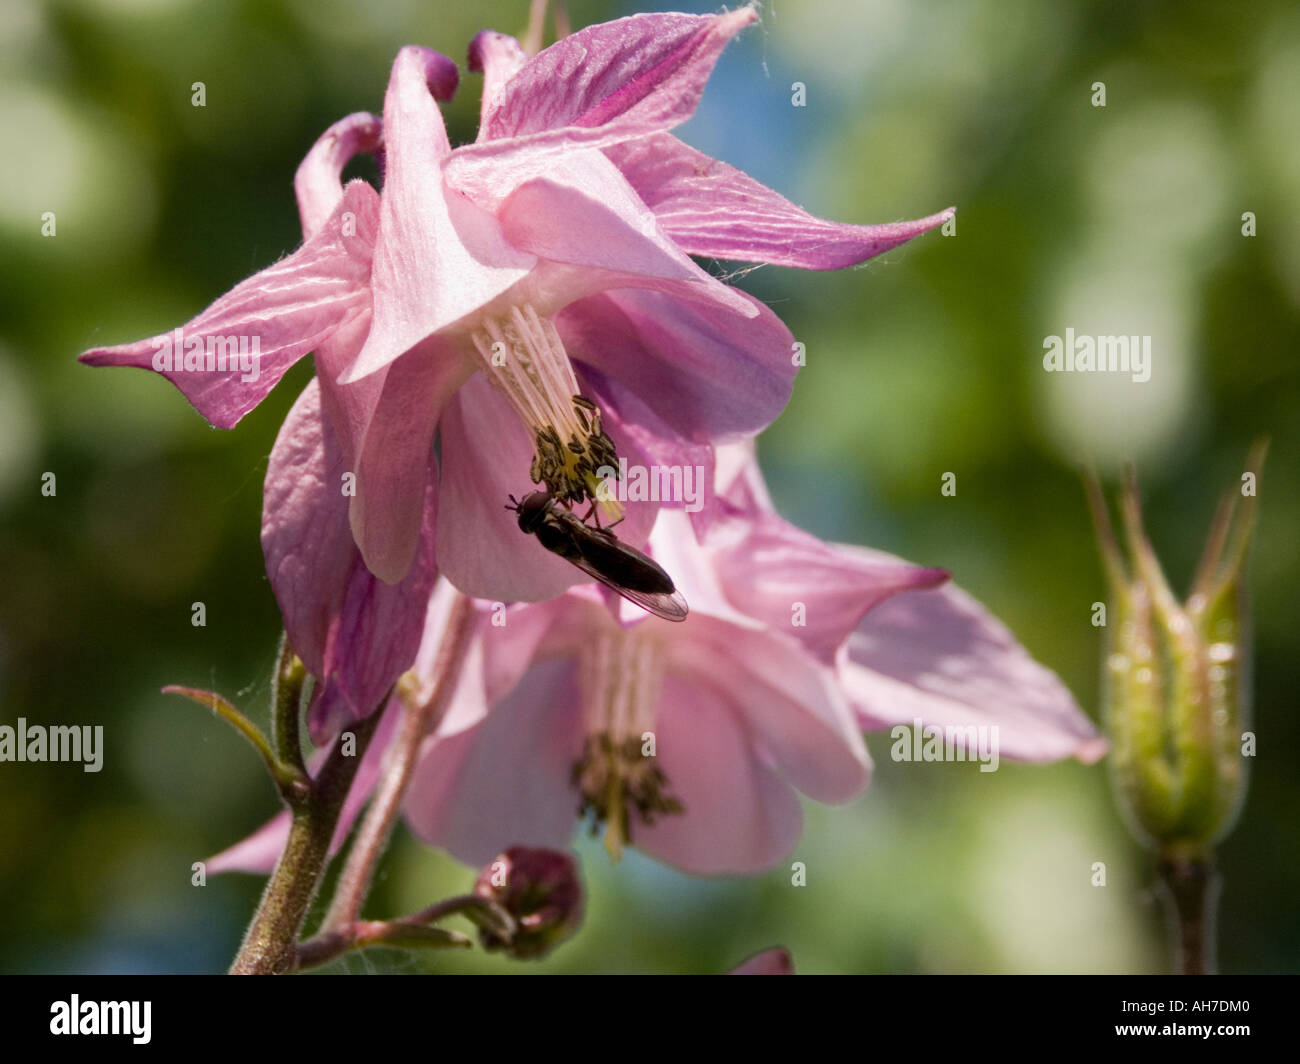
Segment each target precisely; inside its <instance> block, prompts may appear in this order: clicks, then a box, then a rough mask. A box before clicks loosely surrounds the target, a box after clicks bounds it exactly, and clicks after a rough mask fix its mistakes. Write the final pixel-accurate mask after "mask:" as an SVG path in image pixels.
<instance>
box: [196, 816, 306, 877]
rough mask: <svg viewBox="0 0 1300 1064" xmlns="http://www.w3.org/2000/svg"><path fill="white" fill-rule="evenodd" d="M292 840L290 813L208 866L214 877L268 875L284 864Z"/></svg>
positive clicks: (241, 842) (273, 821) (264, 827)
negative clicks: (277, 865)
mask: <svg viewBox="0 0 1300 1064" xmlns="http://www.w3.org/2000/svg"><path fill="white" fill-rule="evenodd" d="M288 839H289V812H288V810H285V811H284V812H281V813H276V814H275V816H273V817H272V818H271V819H270V820H268V821H267V822H266V823H265V824H263V825H262V826H261V827H260V828H258V829H257V830H256V831H254V832H253V833H252V834H251V835H249V836H247V837H245V838H243V839H240V840H239V842H237V843H235V844H234V845H233V846H229V847H227V848H226V849H224V850H222V851H221V852H220V853H219V854H217V855H216V856H214V857H209V858H208V859H207V860H206V861H205V862H204V864H205V865H206V866H207V870H208V873H209V874H210V875H214V876H215V875H219V874H220V873H222V872H252V873H255V874H257V875H268V874H270V872H271V870H272V869H273V868H275V865H276V862H277V861H279V860H280V854H281V853H283V852H284V844H285V842H287V841H288Z"/></svg>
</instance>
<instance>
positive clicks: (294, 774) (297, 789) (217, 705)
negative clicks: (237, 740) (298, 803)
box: [162, 684, 310, 802]
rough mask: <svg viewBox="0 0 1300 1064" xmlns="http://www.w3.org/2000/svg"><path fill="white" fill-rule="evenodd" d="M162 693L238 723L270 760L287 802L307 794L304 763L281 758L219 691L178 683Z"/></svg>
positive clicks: (249, 721) (277, 784)
mask: <svg viewBox="0 0 1300 1064" xmlns="http://www.w3.org/2000/svg"><path fill="white" fill-rule="evenodd" d="M162 693H163V694H165V695H181V696H182V697H184V698H188V699H190V701H192V702H197V703H198V704H199V705H201V706H206V707H207V708H208V709H210V710H212V712H213V713H215V714H216V715H217V716H219V717H221V718H222V719H223V720H225V721H226V722H228V723H229V724H232V725H234V727H235V730H236V731H238V732H239V734H240V735H242V736H243V737H244V738H245V739H247V740H248V741H249V742H250V743H251V744H252V745H253V748H254V749H255V750H256V751H257V752H258V753H259V754H260V755H261V756H262V760H263V761H264V762H265V763H266V770H267V771H268V772H269V773H270V774H271V779H273V780H274V781H275V785H276V787H278V788H279V790H280V794H281V795H282V796H283V797H284V800H285V801H286V802H291V801H293V800H294V799H295V798H300V797H302V796H303V795H305V794H306V793H307V790H308V788H309V786H310V784H309V781H308V779H307V773H306V770H305V769H303V768H302V767H301V764H299V765H294V764H293V763H291V762H286V761H283V760H281V759H280V758H279V757H277V756H276V753H275V751H274V750H272V749H271V744H270V743H269V742H268V741H267V738H266V736H265V735H263V734H262V731H261V729H260V728H258V726H257V725H256V724H254V723H253V722H252V721H251V720H249V719H248V718H247V717H246V716H244V714H242V713H241V712H239V710H237V709H236V708H235V707H234V706H232V705H231V704H230V703H229V702H228V701H226V700H225V699H224V698H222V697H221V696H220V695H219V694H216V693H215V692H213V691H200V690H199V689H198V688H195V687H178V686H176V685H175V684H172V685H169V686H167V687H164V688H163V689H162Z"/></svg>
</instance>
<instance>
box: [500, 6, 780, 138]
mask: <svg viewBox="0 0 1300 1064" xmlns="http://www.w3.org/2000/svg"><path fill="white" fill-rule="evenodd" d="M757 18H758V15H757V14H756V13H755V12H754V10H753V9H752V8H748V7H745V8H741V9H739V10H737V11H731V12H728V13H726V14H722V15H677V14H646V15H633V16H632V17H631V18H624V19H617V20H615V21H613V22H604V23H600V24H598V25H594V26H588V27H586V28H585V29H581V30H579V31H578V32H577V33H573V34H570V35H569V36H567V37H564V38H563V39H561V40H559V41H556V42H555V44H553V45H552V46H551V47H550V48H547V49H546V50H545V51H543V52H541V53H539V54H538V55H537V56H535V57H534V58H533V59H531V60H530V61H529V62H527V63H526V64H525V65H524V66H523V68H522V69H521V70H519V72H518V73H517V74H515V75H514V77H512V78H511V79H510V80H509V81H508V82H506V84H505V86H504V88H503V89H502V91H501V92H500V93H498V94H497V95H496V97H495V100H494V103H493V106H492V107H491V108H490V109H489V112H488V113H487V114H486V116H485V120H484V126H485V128H486V129H487V136H488V137H489V138H491V139H492V140H498V139H501V138H504V137H517V136H521V135H526V134H536V133H543V132H545V131H547V130H554V129H558V128H560V127H565V126H569V127H579V128H582V129H597V128H599V127H602V126H611V125H612V126H619V127H628V128H629V129H634V130H640V131H641V132H649V131H651V130H653V129H666V128H669V127H670V126H674V125H677V124H678V123H680V122H684V121H686V119H688V118H689V117H690V116H691V115H692V114H693V113H694V112H695V107H696V105H697V104H698V103H699V100H700V96H701V94H702V93H703V92H704V85H705V83H706V82H707V81H708V80H709V75H710V73H712V71H713V65H714V63H716V62H717V59H718V56H719V55H720V54H721V52H722V49H723V48H725V47H726V45H727V42H728V41H730V40H731V38H732V37H734V36H735V35H736V34H737V33H739V32H740V31H741V30H742V29H744V28H745V27H746V26H748V25H749V24H750V23H751V22H754V21H756V20H757ZM633 135H635V134H633Z"/></svg>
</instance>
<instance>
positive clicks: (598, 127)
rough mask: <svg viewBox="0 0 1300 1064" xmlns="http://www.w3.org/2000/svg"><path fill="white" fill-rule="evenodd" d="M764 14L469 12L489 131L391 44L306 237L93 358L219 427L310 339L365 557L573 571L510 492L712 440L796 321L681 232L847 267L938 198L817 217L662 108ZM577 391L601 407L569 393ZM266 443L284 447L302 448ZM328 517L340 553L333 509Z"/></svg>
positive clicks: (787, 343) (634, 515) (778, 371)
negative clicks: (375, 160) (547, 29)
mask: <svg viewBox="0 0 1300 1064" xmlns="http://www.w3.org/2000/svg"><path fill="white" fill-rule="evenodd" d="M754 18H755V15H754V13H753V11H752V10H751V9H748V8H745V9H741V10H739V11H735V12H731V13H728V14H724V15H719V16H709V17H696V16H687V15H641V16H635V17H633V18H629V19H623V20H619V21H617V22H612V23H607V24H603V25H599V26H592V27H589V28H587V29H585V30H582V31H580V32H578V33H576V34H573V35H572V36H571V37H567V38H565V39H563V40H561V41H559V42H558V43H557V44H555V45H553V46H552V47H551V48H549V49H547V50H546V51H544V52H542V53H541V54H539V55H538V56H536V57H534V58H532V59H528V58H526V57H525V56H524V55H523V53H522V51H521V50H520V49H519V46H518V44H517V43H515V42H514V41H513V40H512V39H510V38H508V37H505V36H503V35H500V34H481V35H480V36H479V37H478V38H476V40H475V43H474V45H473V47H472V49H471V66H472V67H474V68H475V69H481V70H482V71H483V74H484V91H483V112H482V122H481V126H480V131H479V137H478V140H477V141H476V142H475V143H474V144H470V145H466V146H463V147H461V148H458V149H456V150H454V151H453V150H452V148H451V145H450V143H449V142H448V140H447V135H446V131H445V129H444V126H443V122H442V118H441V115H440V112H439V110H438V107H437V104H436V102H435V101H436V100H438V99H447V98H449V97H450V95H451V94H452V92H454V89H455V86H456V70H455V67H454V65H453V64H451V62H450V61H449V60H447V59H446V58H445V57H443V56H440V55H438V54H437V53H434V52H430V51H428V50H425V49H420V48H404V49H402V51H401V52H399V53H398V56H397V59H396V61H395V63H394V65H393V73H392V78H391V80H390V83H389V87H388V93H387V96H386V99H385V103H384V117H383V122H382V126H381V125H380V124H379V123H378V120H376V119H374V118H373V117H372V116H369V115H353V116H351V117H350V118H347V119H344V120H343V121H342V122H340V123H339V124H337V125H336V126H335V127H334V128H333V129H331V130H330V131H329V132H328V133H327V134H326V135H325V136H324V137H323V138H322V139H321V141H319V142H318V143H317V145H316V146H315V147H314V148H313V149H312V152H311V153H310V154H309V156H308V158H307V160H305V161H304V164H303V167H302V168H301V169H300V171H299V175H298V179H297V182H296V186H297V191H298V196H299V206H300V210H301V213H302V217H303V225H304V235H305V239H304V243H303V246H302V247H301V248H300V249H299V250H298V251H297V252H295V253H294V254H293V255H291V256H289V257H288V258H287V259H285V260H283V261H282V262H280V263H277V264H276V265H275V266H272V267H270V268H268V269H267V270H264V271H262V272H261V273H259V274H257V275H255V276H254V277H252V278H249V279H248V280H247V281H245V282H243V283H242V284H240V285H238V286H236V288H235V289H233V290H232V291H231V292H229V293H227V294H226V295H225V296H223V297H221V298H220V299H219V300H217V302H216V303H214V304H213V305H212V306H211V307H209V308H208V309H207V310H206V311H204V312H203V313H202V314H200V315H199V316H198V317H197V318H195V319H194V320H193V321H191V322H189V323H188V324H187V325H186V326H184V327H183V328H182V329H181V330H178V331H177V333H176V334H174V335H173V334H165V335H162V336H158V337H154V338H151V339H149V340H144V341H140V342H138V343H134V344H128V345H123V346H118V347H110V348H97V349H95V350H92V351H88V352H86V353H85V354H84V355H83V356H82V359H83V360H84V361H86V362H89V363H91V364H94V365H131V366H138V367H141V368H152V369H155V370H157V371H158V372H161V373H163V375H164V376H167V377H168V379H170V380H172V381H173V383H175V384H176V385H177V387H178V388H180V389H181V391H182V392H183V393H184V394H185V395H186V397H187V398H189V399H190V401H191V402H192V403H193V404H194V405H195V407H196V408H197V409H198V410H199V411H200V412H201V413H202V414H203V415H204V416H205V417H207V418H208V419H209V420H210V421H211V422H212V423H213V424H214V425H217V426H219V427H230V426H232V425H234V424H235V423H236V422H238V420H239V419H240V418H241V417H242V416H243V415H244V414H245V413H247V412H248V410H250V409H251V408H252V407H253V406H255V405H256V404H257V403H258V402H260V401H261V399H262V398H263V397H264V396H265V395H266V393H267V392H268V391H269V390H270V388H271V387H273V385H274V384H275V382H276V381H277V380H278V379H279V378H280V377H281V376H282V375H283V373H284V372H285V371H286V370H287V369H288V367H289V366H290V365H291V364H292V363H293V362H294V361H295V360H296V359H298V358H299V357H301V356H302V355H303V354H305V353H307V352H308V351H311V350H315V352H316V357H317V379H318V382H319V396H318V397H317V398H313V399H306V400H304V402H305V403H306V404H308V405H307V407H305V408H304V409H303V410H302V411H300V414H301V415H302V418H306V417H307V416H308V415H310V413H311V410H312V409H314V408H315V407H316V406H319V408H320V409H322V410H323V411H324V412H325V414H326V416H327V417H328V418H329V420H330V422H331V430H332V432H333V433H334V440H335V443H336V444H337V448H338V454H339V456H340V457H341V461H342V467H341V468H339V467H333V466H332V467H331V472H339V473H340V475H341V473H342V472H348V473H353V474H355V483H354V485H353V488H354V494H351V495H349V496H348V497H347V498H348V503H347V508H348V520H349V528H350V531H351V535H352V537H353V539H354V540H355V542H356V544H357V546H358V548H359V550H360V554H361V557H362V559H363V560H364V564H365V566H366V567H367V568H368V569H369V570H370V571H371V572H372V573H374V574H375V575H376V576H378V577H379V578H380V580H382V581H383V582H385V583H387V584H397V583H398V582H400V581H402V580H403V579H404V578H406V577H407V574H408V572H410V570H411V567H412V564H413V562H415V560H416V559H417V558H418V559H421V561H420V564H421V566H423V565H424V564H425V559H426V558H427V557H432V558H433V559H434V562H435V563H436V566H437V567H438V569H439V570H440V571H442V572H443V573H444V574H445V575H446V576H447V577H448V578H449V579H450V580H452V582H453V583H455V584H456V585H457V586H458V587H460V588H462V589H463V590H465V591H466V592H467V593H470V594H473V595H476V596H480V597H484V598H489V599H501V600H506V601H510V600H540V599H544V598H547V597H549V596H551V595H554V594H557V593H559V592H560V591H562V590H563V589H564V588H566V587H569V586H570V585H572V584H573V583H574V582H575V581H577V580H580V579H582V577H581V574H579V573H577V572H576V571H575V570H574V569H573V567H572V566H570V565H568V564H567V563H565V562H564V561H563V560H562V559H559V558H554V557H551V556H549V555H546V554H545V553H544V552H540V551H538V550H536V549H531V550H530V549H526V547H527V546H528V545H527V544H525V545H523V546H521V543H520V537H519V532H518V529H517V528H515V527H514V523H513V520H512V519H511V518H510V516H509V514H508V513H507V512H506V511H505V510H504V509H503V506H502V503H503V500H504V499H505V497H506V495H507V494H508V493H509V492H511V491H519V490H521V487H522V486H523V485H524V484H526V483H527V481H528V480H532V481H534V482H538V481H540V482H544V483H546V484H547V486H548V487H549V488H550V489H551V491H552V492H553V494H556V495H559V496H562V497H564V496H567V497H568V498H569V499H570V500H571V501H576V500H577V499H578V498H589V497H591V495H592V494H593V493H594V489H595V484H596V481H595V470H596V468H598V467H599V466H600V465H602V464H610V463H609V462H608V460H609V459H610V458H611V457H615V456H623V457H626V458H627V459H628V461H629V463H631V464H643V465H698V464H705V465H707V464H709V462H710V459H711V451H710V444H711V443H712V442H713V441H715V440H722V439H728V438H735V437H742V436H748V435H752V434H754V433H755V432H757V431H759V430H761V429H762V428H763V427H764V426H765V425H767V424H768V423H769V422H770V421H771V420H772V419H773V418H774V417H775V416H776V414H777V413H778V412H779V411H780V409H781V408H782V407H783V406H784V404H785V402H786V399H787V398H788V395H789V391H790V387H791V380H792V377H793V373H794V367H793V365H792V360H791V357H790V355H791V349H792V343H793V341H792V338H791V336H790V333H789V332H788V330H787V329H786V328H785V327H784V326H783V325H782V324H781V322H780V321H779V320H778V319H777V318H776V316H775V315H773V314H772V313H771V312H770V311H769V310H768V309H767V308H766V307H765V306H764V305H763V304H762V303H760V302H759V301H757V300H755V299H753V298H752V297H750V296H748V295H746V294H744V293H742V292H739V291H737V290H736V289H734V288H731V287H729V286H727V285H726V284H724V283H722V282H721V281H719V280H717V279H716V278H714V277H712V276H710V275H709V274H708V273H706V272H705V271H703V270H701V269H700V268H699V267H698V266H696V265H695V263H694V262H693V261H692V260H691V258H690V256H691V255H692V254H698V255H707V256H712V257H729V258H739V259H745V260H749V261H759V262H774V263H781V264H785V265H794V266H802V267H806V268H814V269H825V268H835V267H838V266H844V265H848V264H851V263H854V262H859V261H862V260H864V259H866V258H869V257H870V256H872V255H875V254H878V253H880V252H881V251H884V250H887V249H888V248H890V247H893V246H896V245H897V244H899V243H901V242H903V241H905V240H907V239H909V238H910V237H912V236H914V235H916V234H918V233H920V232H923V231H925V230H926V229H928V228H931V227H933V226H935V225H938V224H940V223H941V222H942V221H943V220H944V219H945V218H947V217H948V216H949V212H944V213H942V214H939V215H935V216H932V217H930V218H926V219H922V220H921V221H918V222H910V223H900V224H895V225H887V226H874V227H873V226H851V225H837V224H835V223H831V222H825V221H821V220H819V219H815V218H812V217H811V216H809V215H807V214H806V213H805V212H803V211H801V210H800V209H799V208H797V207H795V206H794V205H793V204H791V203H789V202H787V201H786V200H784V199H782V198H781V197H780V196H778V195H777V194H776V193H774V192H772V191H771V190H769V189H766V188H764V187H763V186H761V185H759V184H758V183H756V182H754V181H752V180H751V179H749V178H748V177H746V176H745V175H743V174H741V173H739V172H738V171H736V170H733V169H731V168H729V167H727V166H725V165H724V164H721V163H718V162H716V161H714V160H711V159H708V158H706V157H704V156H701V155H699V153H696V152H694V151H692V150H691V149H689V148H687V147H686V146H685V145H683V144H681V143H680V142H679V141H677V140H676V139H675V138H673V137H672V136H671V134H670V133H669V132H668V130H669V129H671V128H672V127H673V126H675V125H677V124H679V123H680V122H682V121H684V120H685V119H686V118H688V117H689V116H690V115H691V113H692V112H693V111H694V108H695V106H696V103H697V101H698V99H699V96H700V94H701V92H702V91H703V86H704V83H705V81H706V80H707V78H708V75H709V73H710V71H711V69H712V66H713V64H714V62H715V60H716V58H717V56H718V54H719V53H720V52H721V50H722V48H723V47H724V46H725V44H726V43H727V41H728V40H730V38H731V37H732V36H734V35H735V34H736V33H737V32H739V30H740V29H742V28H743V27H744V26H745V25H747V24H748V23H750V22H752V21H753V20H754ZM381 140H382V148H383V153H384V154H383V159H384V164H385V166H384V171H385V181H384V187H383V194H382V196H381V195H379V194H377V193H376V192H375V191H374V190H373V189H371V188H370V187H369V186H367V185H366V184H364V183H363V182H358V181H354V182H351V183H350V184H349V185H348V186H347V188H346V189H344V188H342V187H341V186H340V184H339V173H340V172H341V169H342V167H343V165H344V164H345V163H346V162H347V160H348V158H349V157H350V156H351V155H352V154H354V153H356V152H358V151H370V150H375V149H376V148H377V147H378V146H379V144H380V141H381ZM241 339H242V341H248V342H247V343H245V347H244V348H243V349H241V348H239V347H238V343H239V342H241ZM177 341H179V343H178V342H177ZM254 342H255V346H256V358H255V360H254V362H253V363H251V364H249V363H247V362H245V361H238V360H236V362H235V368H234V369H232V368H231V365H232V363H231V361H230V357H229V356H230V353H231V351H232V350H234V351H242V352H243V353H244V354H249V353H250V350H251V348H252V347H253V346H254ZM232 344H234V345H235V346H234V347H233V348H232V347H231V345H232ZM164 354H165V355H166V356H167V357H164ZM246 366H247V367H248V368H245V367H246ZM579 395H581V396H585V397H587V398H588V399H589V400H590V401H591V402H593V403H594V404H595V406H596V408H597V409H598V412H599V414H600V416H599V417H596V416H593V414H594V412H593V411H592V410H591V409H590V408H589V407H585V406H577V405H575V404H574V397H575V396H579ZM302 418H300V420H301V419H302ZM435 431H437V432H438V434H439V437H440V453H441V455H442V465H441V469H438V468H437V464H436V462H435V459H434V451H433V442H434V436H435ZM321 435H322V437H323V430H322V433H321ZM282 440H285V437H284V435H283V434H282ZM285 446H289V443H288V442H286V443H285ZM316 466H319V462H316ZM282 468H283V469H285V470H286V471H287V472H286V475H297V473H298V472H299V470H300V464H299V463H295V462H293V461H289V462H285V463H283V465H282ZM327 487H331V486H329V485H327ZM268 496H275V497H276V498H277V499H280V498H283V499H284V500H285V502H284V504H285V505H291V506H295V507H307V506H312V507H314V506H315V505H316V504H317V502H318V501H319V500H315V499H313V498H311V493H308V492H295V491H293V490H292V489H291V487H285V486H282V485H277V486H274V487H273V486H272V485H270V484H268ZM335 501H337V500H335ZM655 510H656V504H653V503H635V502H634V503H631V504H629V506H628V510H627V514H626V520H625V522H624V524H623V525H622V526H621V529H620V536H621V537H622V538H624V539H626V540H628V541H629V542H631V543H633V544H636V543H639V542H640V541H642V540H643V539H644V537H645V536H646V534H647V533H648V531H649V528H650V526H651V524H652V523H653V521H654V516H655ZM434 514H436V516H437V518H438V520H437V522H436V531H437V534H436V536H435V534H434V523H433V521H432V515H434ZM313 520H314V518H313V517H312V516H311V514H310V513H304V514H291V515H286V516H281V515H276V514H268V517H267V524H268V527H269V528H270V530H271V531H270V533H269V534H270V536H271V538H272V540H273V541H278V540H279V539H280V538H281V534H280V533H279V532H278V531H277V530H278V529H279V528H280V527H281V526H282V525H283V526H284V527H285V528H300V527H306V526H308V525H310V524H311V523H312V521H313ZM323 520H325V521H326V523H328V524H329V526H330V532H329V533H328V537H327V538H328V539H329V541H330V543H331V544H332V547H331V550H333V551H335V554H336V556H341V553H342V548H341V540H339V538H338V537H337V535H336V524H337V522H336V520H335V518H334V516H333V509H331V511H330V517H328V518H327V519H323ZM273 553H274V554H277V555H279V554H280V553H281V552H280V551H279V547H278V544H277V543H273V544H272V545H271V546H268V563H269V564H270V565H271V566H272V568H275V569H283V568H284V565H285V563H284V562H283V559H281V560H280V561H278V562H275V563H272V562H271V555H272V554H273ZM290 568H292V566H290ZM421 572H422V575H421V576H420V577H419V578H418V579H419V580H423V579H425V575H424V574H423V570H422V571H421ZM272 576H273V580H274V579H275V574H274V572H273V574H272ZM350 579H351V578H350ZM298 583H299V585H301V584H302V580H301V579H300V580H299V581H298ZM347 586H348V587H352V586H353V585H352V584H350V583H349V584H348V585H347ZM277 592H278V593H280V595H281V603H282V606H283V605H284V601H285V594H284V593H283V592H281V590H280V586H279V585H277ZM336 592H337V589H336V588H332V589H331V591H330V594H331V595H335V596H336ZM347 594H360V592H357V591H349V592H347ZM347 594H345V596H344V597H345V598H346V597H347ZM336 597H337V596H336ZM295 611H296V612H301V611H300V610H297V609H296V608H295ZM378 612H382V611H379V610H378V609H376V613H378ZM346 623H347V624H352V623H354V622H352V621H348V622H346ZM320 641H321V645H322V647H325V646H327V643H328V637H327V636H322V637H321V640H320ZM295 646H296V644H295ZM321 657H322V660H323V659H324V651H322V654H321Z"/></svg>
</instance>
